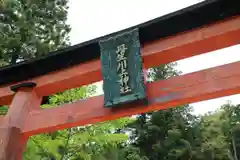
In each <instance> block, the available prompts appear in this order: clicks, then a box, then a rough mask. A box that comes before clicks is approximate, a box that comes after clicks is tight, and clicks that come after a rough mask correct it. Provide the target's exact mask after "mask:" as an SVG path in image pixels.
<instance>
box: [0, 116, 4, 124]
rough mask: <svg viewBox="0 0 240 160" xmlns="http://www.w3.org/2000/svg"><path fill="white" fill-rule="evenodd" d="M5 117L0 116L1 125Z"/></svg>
mask: <svg viewBox="0 0 240 160" xmlns="http://www.w3.org/2000/svg"><path fill="white" fill-rule="evenodd" d="M3 119H4V116H0V126H1V124H2V122H3Z"/></svg>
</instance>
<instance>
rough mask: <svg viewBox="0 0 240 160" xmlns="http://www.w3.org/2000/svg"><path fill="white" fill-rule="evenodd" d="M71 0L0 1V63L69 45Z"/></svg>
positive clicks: (7, 62)
mask: <svg viewBox="0 0 240 160" xmlns="http://www.w3.org/2000/svg"><path fill="white" fill-rule="evenodd" d="M67 2H68V0H55V1H49V0H44V1H39V0H4V1H0V42H1V44H0V59H1V61H0V65H7V64H9V63H10V64H13V63H16V62H17V61H19V60H21V61H22V60H28V59H30V58H34V57H39V56H42V55H44V54H46V53H48V52H49V51H53V50H56V49H59V48H62V47H65V46H67V45H68V36H67V34H68V33H69V31H70V27H69V26H68V25H67V24H66V19H67V9H68V6H67Z"/></svg>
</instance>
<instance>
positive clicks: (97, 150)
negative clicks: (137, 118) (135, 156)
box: [24, 86, 134, 160]
mask: <svg viewBox="0 0 240 160" xmlns="http://www.w3.org/2000/svg"><path fill="white" fill-rule="evenodd" d="M95 89H96V86H87V87H81V88H75V89H71V90H67V91H65V92H63V93H58V94H56V95H53V96H50V97H49V104H45V105H43V106H42V107H43V108H51V107H56V106H57V105H61V104H63V103H72V102H74V101H77V100H81V99H83V98H87V97H88V96H90V95H92V94H93V93H94V92H95ZM133 120H134V119H131V118H121V119H118V120H114V121H107V122H102V123H98V124H95V125H87V126H82V127H74V128H70V129H65V130H62V131H56V132H52V133H45V134H40V135H36V136H33V137H31V138H30V140H29V141H28V145H27V150H26V152H25V153H24V159H26V160H28V159H46V160H48V159H49V160H52V159H56V160H67V159H71V160H77V159H83V160H95V159H96V160H107V159H109V158H110V157H111V158H110V159H112V160H114V159H116V160H117V159H118V157H119V150H118V147H119V146H121V145H122V143H124V142H125V141H127V139H128V136H127V135H126V134H124V133H119V132H116V131H117V130H119V129H122V128H124V127H125V126H126V124H128V123H130V122H132V121H133Z"/></svg>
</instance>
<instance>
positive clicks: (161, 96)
mask: <svg viewBox="0 0 240 160" xmlns="http://www.w3.org/2000/svg"><path fill="white" fill-rule="evenodd" d="M219 6H221V8H220V9H219ZM239 6H240V5H239V2H238V1H237V0H236V1H234V0H232V1H223V0H215V1H208V2H203V3H199V4H197V5H194V6H191V7H189V8H186V9H184V10H181V11H178V12H176V13H173V14H170V15H168V16H165V17H162V18H160V19H157V21H155V22H154V23H147V24H144V25H143V26H147V25H149V26H152V25H156V23H158V22H161V23H162V25H163V24H164V23H165V22H166V23H171V25H173V26H172V27H175V26H174V24H172V22H174V23H175V25H178V24H179V25H182V26H183V25H184V24H183V23H181V24H180V19H179V18H181V16H183V17H184V15H185V17H184V18H185V19H184V20H189V21H194V19H195V21H199V22H200V21H201V24H197V25H196V24H187V26H189V27H187V28H184V27H182V30H181V29H180V30H178V31H177V30H174V31H172V33H170V34H166V36H165V37H164V38H163V39H160V38H159V37H161V36H158V37H155V39H154V40H152V39H151V40H149V41H145V42H144V44H142V48H141V52H142V57H143V61H144V67H146V68H150V67H153V66H159V65H160V64H166V63H169V62H173V61H177V60H180V59H184V58H188V57H191V56H195V55H200V54H203V53H206V52H210V51H214V50H217V49H221V48H225V47H229V46H232V45H237V44H239V42H240V7H239ZM216 8H218V9H216ZM205 12H208V13H205ZM220 13H224V14H223V16H221V18H219V15H220ZM189 14H193V15H189ZM201 14H204V19H205V20H206V21H204V20H202V19H200V18H201V17H199V15H201ZM186 15H188V16H186ZM206 15H209V17H207V16H206ZM211 15H213V16H211ZM214 16H215V18H214ZM196 18H199V19H198V20H196ZM169 19H170V20H169ZM171 20H172V21H171ZM170 21H171V22H170ZM151 22H152V21H151ZM176 22H179V23H176ZM186 23H187V22H186ZM194 25H195V26H194ZM140 27H141V25H140ZM158 27H159V26H158ZM165 27H166V26H165ZM185 27H186V26H185ZM180 28H181V27H180ZM183 28H184V29H183ZM158 29H159V30H161V29H162V28H158ZM164 29H166V30H167V29H170V30H171V28H164ZM152 32H154V33H157V31H152ZM144 33H147V32H144ZM149 33H150V32H149ZM140 34H141V30H140ZM158 35H160V34H158ZM140 38H141V37H140ZM161 38H162V37H161ZM143 39H144V38H143ZM146 39H147V38H146ZM149 39H150V38H149ZM157 39H158V40H157ZM91 44H92V42H87V43H86V44H84V45H80V46H74V47H73V50H74V49H78V48H81V47H86V46H89V45H91ZM70 48H71V47H70ZM62 52H64V53H68V52H69V55H70V52H72V50H71V49H70V50H69V49H66V50H63V51H62ZM62 52H61V53H57V54H53V56H50V58H49V57H48V58H47V57H45V58H41V59H38V60H34V61H30V62H24V63H20V64H18V65H15V66H10V67H5V68H3V69H2V70H0V105H10V106H9V111H8V113H7V115H6V116H5V117H0V125H1V126H0V160H17V159H19V160H20V159H22V158H21V157H22V156H21V154H22V151H23V149H24V147H25V144H26V141H27V139H28V137H29V136H32V135H35V134H39V133H43V132H50V131H55V130H59V129H64V128H70V127H75V126H79V125H86V124H90V123H96V122H101V121H106V120H112V119H116V118H120V117H123V116H131V115H134V114H139V113H144V112H149V111H154V110H160V109H166V108H169V107H174V106H177V105H182V104H186V103H193V102H197V101H202V100H207V99H212V98H217V97H222V96H228V95H232V94H238V93H240V82H239V81H240V70H239V68H240V61H238V62H235V63H231V64H226V65H222V66H218V67H214V68H210V69H206V70H202V71H198V72H194V73H190V74H186V75H182V76H176V77H172V78H170V79H168V80H160V81H157V82H153V83H148V84H146V86H147V87H146V88H147V95H148V101H149V104H148V106H144V105H143V106H137V107H136V106H131V105H129V107H127V108H126V107H124V108H122V107H120V108H114V109H113V108H104V107H103V96H97V97H92V98H88V99H86V100H82V101H78V102H75V103H72V104H64V105H61V106H59V107H57V108H51V109H40V107H39V106H40V104H41V101H42V97H43V96H48V95H51V94H54V93H56V92H61V91H64V90H67V89H71V88H75V87H80V86H83V85H87V84H90V83H94V82H97V81H100V80H101V79H102V76H101V64H100V60H99V59H96V58H95V57H94V58H92V59H91V60H90V61H88V62H86V61H81V63H79V64H73V65H72V66H70V67H69V66H68V68H65V67H67V65H66V66H61V67H59V66H58V67H57V68H55V69H53V68H52V69H50V70H48V71H46V72H45V73H43V72H42V71H39V72H38V74H35V75H34V74H31V73H32V72H31V71H32V70H31V67H30V66H33V67H34V65H35V66H36V65H42V66H43V65H47V64H46V63H49V62H50V60H51V58H52V61H51V62H52V63H51V64H52V65H57V64H56V62H55V64H54V63H53V62H54V61H56V60H58V59H57V58H56V59H54V57H56V56H58V55H61V54H64V53H62ZM79 54H86V53H79ZM88 54H89V55H90V54H92V53H88ZM71 58H74V57H70V59H71ZM88 58H89V57H88ZM49 59H50V60H49ZM42 62H46V63H45V64H44V63H42ZM24 67H25V68H24ZM21 69H22V70H21ZM26 69H28V73H26V75H27V76H26V77H24V76H23V77H21V75H22V74H23V72H21V73H18V72H15V71H23V70H25V71H26ZM4 75H7V76H4ZM86 77H87V78H86ZM21 78H22V79H21ZM28 82H29V83H28ZM35 84H36V86H35ZM13 91H14V92H13Z"/></svg>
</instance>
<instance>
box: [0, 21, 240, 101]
mask: <svg viewBox="0 0 240 160" xmlns="http://www.w3.org/2000/svg"><path fill="white" fill-rule="evenodd" d="M159 29H161V28H159ZM239 35H240V17H234V18H232V19H229V20H225V21H222V22H221V23H217V24H213V25H209V26H205V27H202V28H199V29H196V30H192V31H190V32H186V33H182V34H178V35H176V36H173V37H169V38H166V39H160V40H158V41H154V42H152V43H149V44H146V45H145V46H142V49H141V52H142V57H143V63H144V66H145V67H147V68H149V67H153V66H159V65H160V64H166V63H169V62H173V61H177V60H180V59H183V58H187V57H191V56H195V55H200V54H203V53H206V52H210V51H214V50H217V49H221V48H225V47H229V46H232V45H236V44H239V41H240V37H239ZM89 54H90V53H89ZM100 69H101V64H100V60H95V61H90V62H88V63H85V64H81V65H77V66H75V67H72V68H66V69H64V70H60V71H57V72H53V73H51V74H47V75H44V76H41V77H37V78H34V79H31V80H30V81H32V82H35V83H37V87H36V91H37V93H38V95H40V96H47V95H50V94H54V93H56V92H61V91H64V90H67V89H70V88H74V87H80V86H83V85H87V84H91V83H94V82H97V81H100V80H102V76H101V71H100ZM9 86H10V85H7V86H1V87H0V105H8V104H10V102H11V100H12V97H13V95H14V94H13V92H12V91H10V89H9Z"/></svg>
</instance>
